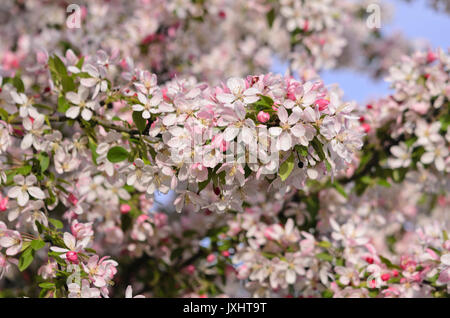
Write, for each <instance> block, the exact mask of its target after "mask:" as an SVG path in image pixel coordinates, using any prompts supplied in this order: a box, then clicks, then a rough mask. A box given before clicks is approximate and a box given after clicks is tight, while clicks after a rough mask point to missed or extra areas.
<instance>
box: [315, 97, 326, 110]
mask: <svg viewBox="0 0 450 318" xmlns="http://www.w3.org/2000/svg"><path fill="white" fill-rule="evenodd" d="M315 104H316V106H318V107H319V110H320V111H324V110H325V109H327V108H328V104H330V101H329V100H328V99H324V98H320V99H318V100H316V103H315Z"/></svg>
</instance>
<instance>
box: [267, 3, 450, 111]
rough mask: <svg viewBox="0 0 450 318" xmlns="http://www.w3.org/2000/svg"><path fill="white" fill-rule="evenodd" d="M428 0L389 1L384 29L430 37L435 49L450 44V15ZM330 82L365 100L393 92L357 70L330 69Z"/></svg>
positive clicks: (326, 78) (326, 79) (412, 36)
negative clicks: (390, 9)
mask: <svg viewBox="0 0 450 318" xmlns="http://www.w3.org/2000/svg"><path fill="white" fill-rule="evenodd" d="M427 1H428V0H415V1H413V2H412V3H407V2H405V1H402V0H390V1H388V0H385V1H384V2H386V3H389V4H392V6H393V7H394V10H395V11H394V16H393V19H392V21H391V23H389V24H385V25H384V24H383V17H381V23H382V26H381V27H382V32H384V33H385V34H389V33H391V32H395V31H398V30H400V31H401V32H402V33H403V34H405V35H406V37H408V38H410V39H426V40H428V42H429V43H430V45H431V46H432V47H433V48H436V47H442V48H444V49H447V48H449V47H450V35H449V33H450V15H448V14H445V13H441V12H437V11H435V10H433V9H432V8H430V7H428V5H427V4H426V2H427ZM449 1H450V0H449ZM285 68H286V67H285V66H283V65H276V66H275V67H274V72H275V71H276V72H281V73H284V70H285ZM321 76H322V79H323V80H324V82H325V83H326V84H332V83H338V84H339V86H340V87H341V88H342V89H343V90H344V92H345V95H344V98H345V99H347V100H356V101H358V102H360V103H364V102H365V101H367V100H368V99H369V98H371V97H377V96H384V95H386V94H388V92H389V85H388V84H387V83H385V82H384V81H382V80H379V81H375V80H372V79H371V78H370V77H368V76H365V75H364V74H360V73H357V72H354V71H349V70H339V71H326V72H323V73H322V74H321Z"/></svg>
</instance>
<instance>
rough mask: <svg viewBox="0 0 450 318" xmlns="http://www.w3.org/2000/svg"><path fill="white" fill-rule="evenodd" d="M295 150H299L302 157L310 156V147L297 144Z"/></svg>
mask: <svg viewBox="0 0 450 318" xmlns="http://www.w3.org/2000/svg"><path fill="white" fill-rule="evenodd" d="M295 151H297V153H298V154H299V155H300V156H302V157H308V148H306V147H305V146H301V145H296V146H295Z"/></svg>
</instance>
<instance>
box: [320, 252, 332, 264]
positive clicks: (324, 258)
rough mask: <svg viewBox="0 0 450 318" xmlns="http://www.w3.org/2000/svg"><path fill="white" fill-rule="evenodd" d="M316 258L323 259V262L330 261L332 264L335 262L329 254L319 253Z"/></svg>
mask: <svg viewBox="0 0 450 318" xmlns="http://www.w3.org/2000/svg"><path fill="white" fill-rule="evenodd" d="M316 258H318V259H321V260H323V261H329V262H331V261H332V260H333V256H331V255H330V254H328V253H319V254H316Z"/></svg>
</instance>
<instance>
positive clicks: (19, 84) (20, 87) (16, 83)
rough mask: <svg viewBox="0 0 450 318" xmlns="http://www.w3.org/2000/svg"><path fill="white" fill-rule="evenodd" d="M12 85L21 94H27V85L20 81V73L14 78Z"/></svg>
mask: <svg viewBox="0 0 450 318" xmlns="http://www.w3.org/2000/svg"><path fill="white" fill-rule="evenodd" d="M12 84H13V86H14V87H15V88H16V90H17V91H18V92H19V93H23V92H25V85H24V84H23V82H22V80H21V79H20V75H19V73H17V74H16V76H15V77H14V78H13V80H12Z"/></svg>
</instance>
